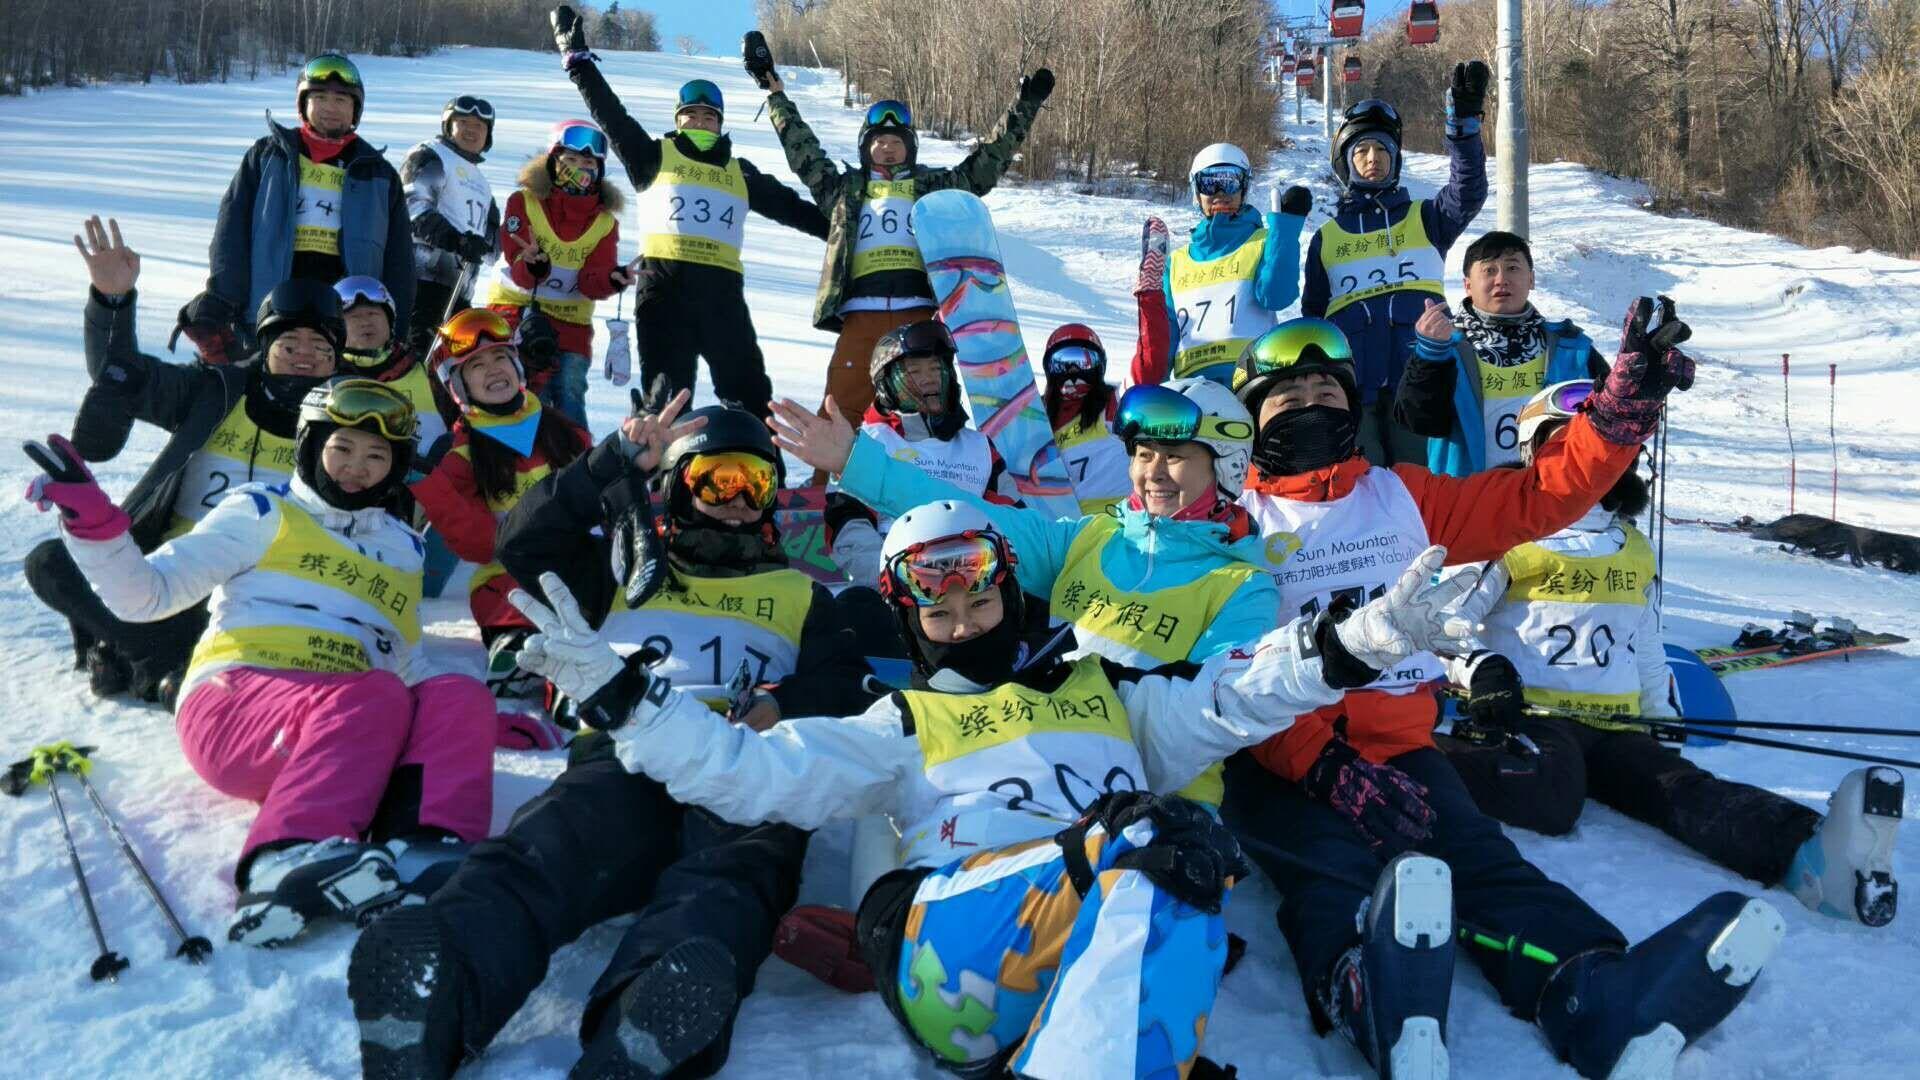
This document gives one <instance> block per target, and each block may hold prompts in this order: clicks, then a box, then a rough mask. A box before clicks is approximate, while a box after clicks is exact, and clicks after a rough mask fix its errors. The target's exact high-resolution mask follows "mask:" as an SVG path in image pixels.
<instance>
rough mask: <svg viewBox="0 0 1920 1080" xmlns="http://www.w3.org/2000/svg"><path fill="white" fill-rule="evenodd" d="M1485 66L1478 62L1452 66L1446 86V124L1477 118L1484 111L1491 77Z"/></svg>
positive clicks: (1471, 61)
mask: <svg viewBox="0 0 1920 1080" xmlns="http://www.w3.org/2000/svg"><path fill="white" fill-rule="evenodd" d="M1492 74H1493V73H1492V72H1491V71H1489V70H1487V65H1486V64H1484V63H1482V62H1480V61H1478V60H1469V61H1467V62H1466V63H1464V64H1455V65H1453V80H1452V82H1450V83H1449V84H1448V85H1447V122H1448V123H1452V122H1454V121H1456V120H1465V119H1468V118H1469V117H1473V118H1478V117H1479V116H1480V115H1481V114H1482V113H1484V112H1485V110H1486V103H1487V80H1488V79H1489V78H1490V77H1491V76H1492Z"/></svg>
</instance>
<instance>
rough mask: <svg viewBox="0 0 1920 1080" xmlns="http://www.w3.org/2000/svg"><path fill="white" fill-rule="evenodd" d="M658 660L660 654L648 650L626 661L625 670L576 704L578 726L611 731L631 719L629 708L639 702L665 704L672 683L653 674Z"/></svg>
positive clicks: (670, 680)
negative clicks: (641, 700)
mask: <svg viewBox="0 0 1920 1080" xmlns="http://www.w3.org/2000/svg"><path fill="white" fill-rule="evenodd" d="M662 659H663V657H662V655H661V653H660V650H658V649H655V648H653V647H651V646H649V647H647V648H644V649H641V650H640V651H639V652H637V653H634V654H633V655H632V656H629V657H627V664H626V667H623V668H621V669H620V674H618V675H616V676H614V678H613V681H612V682H610V683H607V684H606V685H605V686H602V687H601V688H600V689H598V690H595V691H594V692H593V695H592V696H591V697H589V698H587V700H585V701H583V702H581V703H580V709H579V717H580V722H581V723H583V724H589V725H591V726H592V727H593V728H594V729H595V730H596V731H615V730H617V729H619V728H620V727H621V726H622V725H624V724H625V723H626V722H627V720H628V718H630V717H631V716H632V715H633V707H634V706H635V705H638V704H639V703H640V699H642V698H645V699H647V700H648V701H651V702H653V703H654V704H655V705H658V704H660V703H661V702H663V701H665V700H666V699H667V691H669V690H671V689H673V680H672V679H669V678H667V677H666V676H664V675H655V674H654V673H653V665H655V664H657V663H659V662H660V661H661V660H662Z"/></svg>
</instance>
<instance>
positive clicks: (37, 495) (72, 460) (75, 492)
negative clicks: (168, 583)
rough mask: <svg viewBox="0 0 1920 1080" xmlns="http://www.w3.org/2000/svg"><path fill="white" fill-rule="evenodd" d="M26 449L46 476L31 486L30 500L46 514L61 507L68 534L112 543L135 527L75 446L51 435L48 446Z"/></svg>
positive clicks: (36, 479) (83, 538)
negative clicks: (81, 458)
mask: <svg viewBox="0 0 1920 1080" xmlns="http://www.w3.org/2000/svg"><path fill="white" fill-rule="evenodd" d="M22 449H24V450H26V452H27V456H28V457H29V458H32V459H33V463H34V464H35V465H38V466H39V467H40V471H41V472H42V473H44V474H45V475H42V476H36V477H34V478H33V481H32V483H29V484H28V485H27V501H28V502H30V503H32V504H34V506H36V507H37V508H39V509H40V510H41V511H42V512H45V511H46V510H48V509H49V508H51V507H55V506H58V507H59V508H60V514H61V516H62V517H63V518H64V519H65V520H64V521H63V522H62V524H64V525H65V526H66V530H67V533H68V535H71V536H74V537H77V538H79V539H81V540H112V539H113V538H114V537H116V536H119V535H121V534H122V533H125V532H126V531H127V530H128V529H130V528H132V527H133V522H132V521H131V519H129V518H128V517H127V512H126V511H125V510H122V509H120V508H119V507H117V506H115V505H113V500H112V499H109V498H107V493H106V492H104V491H102V490H100V484H99V482H98V481H96V480H95V479H94V478H93V471H92V470H91V469H88V468H87V464H86V462H84V461H81V460H80V454H79V452H78V451H76V450H75V449H74V448H73V444H72V443H70V442H68V441H67V440H66V439H64V438H62V437H60V436H58V435H49V436H47V441H46V444H45V445H42V444H40V443H37V442H29V443H26V444H24V446H23V447H22Z"/></svg>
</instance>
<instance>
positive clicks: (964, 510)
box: [880, 499, 1012, 566]
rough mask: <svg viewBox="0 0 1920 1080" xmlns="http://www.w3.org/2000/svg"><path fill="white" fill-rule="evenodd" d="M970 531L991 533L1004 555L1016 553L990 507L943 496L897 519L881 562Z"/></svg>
mask: <svg viewBox="0 0 1920 1080" xmlns="http://www.w3.org/2000/svg"><path fill="white" fill-rule="evenodd" d="M968 533H973V534H975V535H978V536H986V537H990V538H991V539H992V540H993V542H994V544H995V545H996V546H998V547H999V548H1000V550H1001V552H1002V553H1003V554H1004V555H1007V556H1010V555H1011V553H1012V549H1011V548H1009V547H1007V540H1006V537H1004V536H1001V535H1000V530H999V529H996V528H994V526H993V519H992V518H989V517H988V516H987V514H986V511H984V510H982V509H980V508H979V507H977V506H974V505H972V504H971V503H964V502H959V501H957V500H954V499H941V500H940V501H938V502H930V503H924V504H922V505H920V506H916V507H914V508H913V509H911V510H909V511H907V512H906V513H904V514H901V515H900V516H899V517H897V518H895V519H894V521H893V527H892V528H890V529H888V530H887V540H886V543H884V544H882V545H881V546H880V564H881V565H882V566H891V565H892V563H893V561H894V560H895V559H896V558H898V557H900V556H901V555H904V554H906V553H907V552H908V551H910V550H912V549H913V548H915V547H917V546H919V545H921V544H929V543H932V542H934V541H936V540H945V539H949V538H951V537H959V536H965V535H966V534H968ZM1007 561H1008V563H1009V564H1011V562H1012V559H1011V558H1010V557H1009V558H1008V559H1007Z"/></svg>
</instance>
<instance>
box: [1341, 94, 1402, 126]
mask: <svg viewBox="0 0 1920 1080" xmlns="http://www.w3.org/2000/svg"><path fill="white" fill-rule="evenodd" d="M1340 115H1341V116H1342V117H1345V118H1346V119H1348V120H1378V121H1381V122H1383V123H1387V124H1392V125H1393V126H1395V127H1398V126H1400V112H1399V110H1397V109H1395V108H1394V107H1393V106H1392V105H1389V104H1387V103H1386V102H1384V101H1381V100H1380V99H1379V98H1368V99H1366V100H1365V101H1356V102H1354V103H1353V104H1351V105H1349V106H1347V110H1346V111H1345V112H1343V113H1341V114H1340Z"/></svg>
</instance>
